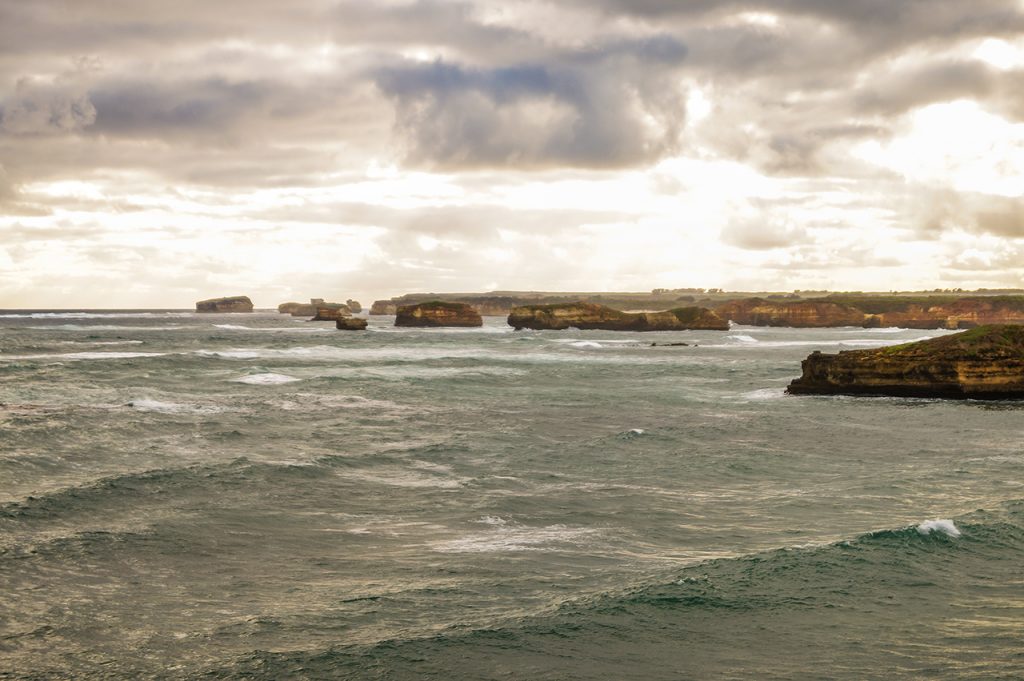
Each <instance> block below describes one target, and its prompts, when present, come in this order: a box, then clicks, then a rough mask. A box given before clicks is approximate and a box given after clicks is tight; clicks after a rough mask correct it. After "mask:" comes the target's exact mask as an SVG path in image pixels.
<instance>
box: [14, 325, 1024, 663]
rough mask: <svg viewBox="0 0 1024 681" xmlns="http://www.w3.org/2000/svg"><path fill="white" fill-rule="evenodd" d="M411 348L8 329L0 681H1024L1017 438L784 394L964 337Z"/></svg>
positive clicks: (818, 336)
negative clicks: (831, 367) (854, 352)
mask: <svg viewBox="0 0 1024 681" xmlns="http://www.w3.org/2000/svg"><path fill="white" fill-rule="evenodd" d="M393 319H394V318H393V317H371V318H370V326H369V329H368V330H367V331H366V332H343V331H337V330H336V329H334V328H333V325H331V324H320V323H311V322H307V321H304V320H301V319H294V318H292V317H289V316H285V315H278V314H276V313H270V312H259V313H255V314H234V315H215V314H203V315H197V314H194V313H192V312H185V311H125V312H80V313H75V312H63V313H45V312H35V313H34V312H22V311H7V312H0V678H2V679H121V678H123V679H151V678H152V679H381V680H384V679H388V680H404V679H445V680H458V679H506V680H507V679H544V680H548V679H550V680H555V679H559V680H561V679H608V680H612V679H1020V678H1024V489H1022V482H1024V476H1022V464H1024V438H1022V435H1024V419H1022V417H1024V404H1022V403H1017V402H973V401H961V402H952V401H938V400H926V399H891V398H851V397H792V396H786V395H785V394H784V389H785V386H786V384H787V383H788V382H789V381H790V380H791V379H793V378H795V377H796V376H798V375H799V373H800V360H801V359H802V358H804V357H805V356H806V355H807V354H809V353H810V352H812V351H813V350H822V351H826V352H834V351H838V350H842V349H853V348H867V347H877V346H881V345H885V344H892V343H901V342H906V341H908V340H914V339H919V338H926V337H933V336H935V335H938V334H941V333H945V332H943V331H921V330H902V329H870V330H868V329H860V328H838V329H779V328H753V327H734V328H733V329H732V330H730V331H726V332H715V331H694V332H667V333H649V334H640V333H614V332H602V331H587V332H582V331H561V332H551V331H545V332H531V331H521V332H514V331H513V330H512V329H511V328H510V327H508V326H507V325H506V324H505V322H504V319H502V318H487V319H486V320H485V325H484V327H483V328H482V329H435V330H424V329H398V328H394V327H393ZM655 342H656V343H658V345H657V346H652V345H651V344H652V343H655ZM682 342H685V343H688V344H689V345H687V346H665V345H663V344H665V343H682Z"/></svg>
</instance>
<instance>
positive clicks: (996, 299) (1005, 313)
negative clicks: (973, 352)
mask: <svg viewBox="0 0 1024 681" xmlns="http://www.w3.org/2000/svg"><path fill="white" fill-rule="evenodd" d="M886 303H887V304H886ZM883 306H884V307H883ZM860 307H861V308H862V309H865V310H866V311H869V312H871V313H872V314H871V317H869V319H868V322H867V325H868V326H900V327H903V328H905V329H970V328H974V327H976V326H981V325H983V324H1024V296H967V297H962V298H945V297H936V298H933V299H930V300H927V299H926V300H917V299H913V298H894V299H892V300H888V301H885V300H883V301H871V300H865V301H863V302H861V304H860Z"/></svg>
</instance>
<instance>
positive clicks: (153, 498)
mask: <svg viewBox="0 0 1024 681" xmlns="http://www.w3.org/2000/svg"><path fill="white" fill-rule="evenodd" d="M320 474H321V473H319V472H318V471H317V469H316V467H312V466H307V465H300V464H289V463H283V464H282V463H261V462H253V461H250V460H249V459H247V458H245V457H240V458H237V459H234V460H232V461H229V462H226V463H222V464H195V465H190V466H184V467H172V468H159V469H153V470H147V471H143V472H140V473H127V474H124V475H115V476H109V477H104V478H100V479H98V480H91V481H88V482H84V483H82V484H79V485H73V486H70V487H65V488H62V489H59V490H55V491H52V492H48V493H46V494H41V495H39V496H29V497H26V498H25V499H23V500H21V501H15V502H10V503H6V504H2V505H0V521H41V520H56V519H60V518H62V517H65V516H71V517H74V516H79V515H82V514H85V513H88V512H90V511H93V510H95V509H97V508H103V507H106V506H111V505H119V506H125V507H138V506H143V505H147V504H153V503H158V502H159V501H162V500H165V499H166V498H167V497H168V496H169V495H170V494H171V493H172V492H175V491H177V490H183V489H188V490H189V491H206V490H209V491H213V489H212V488H216V487H223V486H227V485H238V484H242V483H245V484H252V483H255V482H260V481H264V480H270V481H272V482H277V481H281V480H282V479H283V478H285V477H294V476H301V477H311V476H318V475H320Z"/></svg>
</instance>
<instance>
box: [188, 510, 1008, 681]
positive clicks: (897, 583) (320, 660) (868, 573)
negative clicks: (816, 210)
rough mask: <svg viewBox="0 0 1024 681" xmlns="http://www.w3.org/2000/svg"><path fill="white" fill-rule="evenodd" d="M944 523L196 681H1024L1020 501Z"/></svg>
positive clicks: (709, 566)
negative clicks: (480, 625)
mask: <svg viewBox="0 0 1024 681" xmlns="http://www.w3.org/2000/svg"><path fill="white" fill-rule="evenodd" d="M953 524H954V525H955V526H956V528H957V529H958V530H959V531H960V532H961V535H960V536H958V537H954V536H950V535H949V534H946V533H944V532H934V531H931V532H929V531H927V529H928V528H929V527H930V526H928V525H922V526H920V528H921V529H919V527H918V526H911V527H904V528H894V529H887V530H881V531H877V532H872V533H868V534H864V535H861V536H858V537H856V538H853V539H851V540H847V541H840V542H835V543H831V544H826V545H821V546H814V547H795V548H786V549H778V550H774V551H770V552H766V553H758V554H754V555H747V556H742V557H737V558H728V559H718V560H712V561H707V562H703V563H700V564H698V565H694V566H692V567H688V568H685V569H683V570H682V571H681V572H679V573H677V574H675V575H673V578H672V579H671V580H665V581H660V582H656V583H651V584H646V585H638V586H629V587H624V588H623V589H621V590H616V591H610V592H606V593H602V594H599V595H596V596H590V597H586V598H582V599H577V600H573V601H569V602H567V603H565V604H563V605H562V606H561V607H559V608H558V609H557V610H556V611H555V612H554V613H552V614H550V615H544V616H531V617H527V618H522V619H518V620H512V621H509V622H506V623H503V624H499V625H495V626H494V627H491V628H486V629H474V630H464V629H461V630H460V629H457V628H453V629H450V630H449V631H446V632H445V633H443V634H440V635H435V636H431V637H427V638H420V639H404V640H387V641H382V642H380V643H377V644H374V645H370V646H361V647H360V646H339V647H335V648H331V649H328V650H321V651H293V652H274V653H271V652H262V651H255V652H253V653H252V654H251V655H249V656H247V657H245V658H244V659H239V660H236V661H235V663H234V664H232V665H230V666H227V667H222V668H219V669H215V670H210V671H209V672H208V673H207V676H206V678H275V679H276V678H307V679H327V678H360V679H416V678H453V679H455V678H473V679H506V678H531V679H618V678H633V677H632V676H631V675H632V674H634V673H635V671H636V670H637V669H640V668H642V669H643V670H644V672H643V677H644V678H646V679H662V678H664V679H679V678H683V679H689V678H693V679H697V678H763V679H794V678H850V679H854V678H857V679H860V678H900V679H902V678H908V679H910V678H921V677H925V676H926V677H929V678H949V679H953V678H956V679H962V678H971V679H973V678H977V679H982V678H985V679H988V678H1020V677H1021V676H1022V675H1024V658H1022V657H1021V656H1019V655H1017V654H1016V651H1017V650H1019V648H1020V643H1021V636H1020V634H1019V632H1018V623H1019V621H1020V619H1021V616H1024V594H1021V593H1019V588H1018V586H1019V565H1020V561H1021V559H1022V557H1024V500H1015V501H1010V502H1006V503H1004V504H1002V505H1001V506H1000V507H998V508H997V509H995V510H992V511H977V512H974V513H971V514H967V515H964V516H960V517H957V518H955V519H953Z"/></svg>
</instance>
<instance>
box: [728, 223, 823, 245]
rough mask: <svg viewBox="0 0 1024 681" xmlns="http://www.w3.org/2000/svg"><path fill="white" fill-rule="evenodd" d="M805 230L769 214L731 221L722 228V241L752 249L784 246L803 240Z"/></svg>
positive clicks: (804, 238) (805, 237)
mask: <svg viewBox="0 0 1024 681" xmlns="http://www.w3.org/2000/svg"><path fill="white" fill-rule="evenodd" d="M807 238H808V235H807V231H806V230H805V229H803V228H802V227H797V226H795V225H792V224H786V223H785V222H782V221H780V220H778V219H777V218H773V217H772V216H770V215H763V216H760V217H756V218H751V217H747V218H743V219H737V220H733V221H731V222H730V223H729V224H727V225H726V226H725V228H724V229H723V230H722V241H724V242H725V243H727V244H729V245H731V246H736V247H738V248H743V249H746V250H752V251H764V250H770V249H773V248H786V247H789V246H795V245H798V244H800V243H802V242H805V241H806V240H807Z"/></svg>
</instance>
